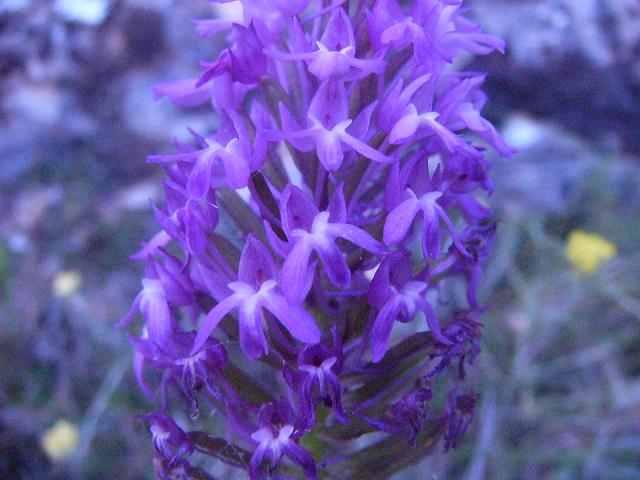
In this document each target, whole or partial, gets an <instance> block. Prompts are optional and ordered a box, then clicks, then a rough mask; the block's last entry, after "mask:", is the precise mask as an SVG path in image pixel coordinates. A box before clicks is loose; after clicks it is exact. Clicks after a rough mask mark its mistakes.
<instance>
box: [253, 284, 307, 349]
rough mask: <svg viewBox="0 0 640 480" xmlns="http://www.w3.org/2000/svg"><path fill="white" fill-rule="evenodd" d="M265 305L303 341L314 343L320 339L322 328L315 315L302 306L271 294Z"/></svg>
mask: <svg viewBox="0 0 640 480" xmlns="http://www.w3.org/2000/svg"><path fill="white" fill-rule="evenodd" d="M264 306H265V307H266V309H267V310H269V311H270V312H271V313H273V314H274V315H275V316H276V318H277V319H278V320H279V321H280V323H282V325H284V327H285V328H286V329H287V330H289V333H290V334H291V335H292V336H293V337H294V338H296V339H298V340H300V341H301V342H304V343H307V344H310V345H313V344H316V343H318V342H319V341H320V329H319V328H318V326H317V325H316V322H315V320H314V319H313V317H312V316H311V315H310V314H309V313H308V312H307V311H306V310H305V309H304V308H302V307H301V306H299V305H291V304H289V303H287V301H286V300H285V298H284V297H282V296H280V295H278V294H271V295H269V296H268V297H267V298H265V300H264Z"/></svg>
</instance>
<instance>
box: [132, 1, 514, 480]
mask: <svg viewBox="0 0 640 480" xmlns="http://www.w3.org/2000/svg"><path fill="white" fill-rule="evenodd" d="M211 1H212V2H213V3H228V2H227V0H211ZM240 4H241V6H242V20H241V21H238V22H232V21H229V20H223V19H215V18H214V19H206V18H203V19H198V20H196V21H195V22H194V25H195V28H196V31H197V32H198V33H199V34H200V35H201V36H203V37H206V38H209V37H212V36H214V35H216V36H218V34H219V33H223V34H224V35H225V41H226V42H227V45H226V48H223V49H222V50H221V51H219V52H216V53H214V55H213V57H212V58H215V60H214V61H207V62H202V66H203V68H204V71H203V73H202V75H201V76H200V77H199V78H198V79H187V80H180V81H177V82H169V83H163V84H160V85H157V86H156V87H154V89H153V94H154V96H155V97H156V98H168V99H169V100H170V101H172V102H173V103H175V104H176V105H179V106H182V107H186V108H191V107H198V108H201V107H202V106H208V105H210V106H211V107H212V108H213V110H214V112H215V118H216V120H215V121H214V122H211V125H212V126H214V125H215V126H216V127H215V128H212V129H210V130H206V131H202V132H201V133H196V132H195V131H193V130H189V131H190V133H191V135H192V140H191V142H190V143H182V142H178V141H174V148H175V152H174V153H171V154H165V155H152V156H150V157H149V158H148V161H150V162H153V163H158V164H160V165H161V167H162V168H163V169H164V171H165V173H166V176H167V179H166V180H165V181H164V183H163V186H164V193H165V199H164V202H163V203H161V204H159V205H153V206H152V207H153V210H154V215H155V218H156V220H157V223H158V224H159V226H160V229H161V230H160V231H159V232H158V233H156V234H155V235H154V236H153V237H152V238H151V240H149V241H148V242H147V243H146V244H145V245H143V246H142V248H141V249H140V250H139V251H138V252H137V253H135V254H134V255H133V257H132V258H134V259H135V260H144V261H145V264H146V273H145V277H144V279H143V286H142V290H141V291H140V293H139V294H138V295H137V296H136V298H135V300H134V302H133V306H132V308H131V311H130V312H129V313H128V314H127V315H126V316H125V318H124V319H123V320H122V321H121V325H124V324H126V323H129V322H130V321H131V320H133V319H134V318H135V316H136V314H137V313H138V312H140V313H141V314H142V315H141V316H142V317H143V320H144V322H143V324H142V328H140V329H139V332H140V333H138V334H136V336H130V339H131V343H132V344H133V347H134V349H135V354H134V368H135V375H136V377H137V379H138V381H139V383H140V385H141V386H142V389H143V390H144V391H145V392H146V393H148V394H149V396H150V397H152V396H153V394H154V393H155V391H156V390H157V391H158V392H159V393H160V395H159V397H160V400H161V402H162V409H163V410H166V411H174V405H169V404H170V403H171V402H173V401H174V399H176V398H177V399H180V400H182V401H183V403H184V405H182V406H181V407H182V408H184V407H185V405H186V408H187V410H188V411H189V412H190V413H191V419H192V421H193V422H194V423H195V424H199V428H198V429H196V430H194V431H192V432H191V433H189V434H186V433H185V432H184V431H182V430H181V429H180V428H179V427H177V425H176V424H175V422H173V421H172V420H171V419H170V418H169V417H168V416H166V415H164V414H153V416H151V417H149V420H150V421H151V422H152V430H153V432H154V443H155V445H156V454H155V466H156V471H157V474H158V476H159V477H160V478H206V477H207V474H206V473H205V472H204V471H202V470H199V469H198V468H197V467H193V466H191V465H190V464H189V463H188V462H187V461H186V460H185V458H183V457H185V456H187V455H189V454H191V452H192V451H193V452H194V453H196V452H197V455H202V456H209V457H213V458H215V459H217V460H219V461H223V462H225V463H227V464H229V465H231V466H233V467H237V468H242V469H245V470H247V471H248V472H249V474H250V477H251V478H252V480H258V479H260V478H264V477H265V476H267V475H268V476H269V477H272V478H282V479H285V478H293V477H296V478H297V477H298V476H300V474H301V473H299V472H297V471H296V470H295V469H298V468H299V469H301V471H302V472H303V473H304V476H305V477H306V478H308V479H315V478H317V471H316V468H322V470H323V472H322V474H323V475H324V476H327V477H331V478H348V477H350V476H352V475H353V472H367V471H370V470H369V466H368V465H366V464H365V462H366V461H367V459H368V458H370V456H369V455H365V454H361V453H362V452H363V450H362V449H361V447H360V445H361V444H360V443H359V441H358V439H359V438H361V437H362V435H364V434H367V433H370V432H375V431H378V432H380V433H381V434H382V436H385V435H386V436H389V435H397V434H402V435H404V436H406V437H407V438H408V440H409V442H410V443H411V444H416V445H418V446H420V445H421V444H422V443H423V442H431V441H433V442H435V440H437V437H438V436H441V435H442V434H444V435H443V436H444V440H445V446H446V448H449V447H454V446H455V445H456V444H457V443H458V442H459V439H460V437H461V436H462V435H463V434H464V432H465V430H466V429H467V427H468V425H469V422H470V421H471V418H472V414H471V412H472V410H473V404H474V403H475V401H476V398H477V397H476V396H475V394H467V395H458V394H457V393H456V392H457V388H458V385H459V383H460V382H462V381H463V379H464V374H465V364H467V363H471V362H473V361H474V359H475V358H476V356H477V355H478V353H479V351H480V348H479V339H480V334H481V324H480V321H479V320H480V316H481V313H482V311H483V307H482V306H481V305H480V303H479V301H478V298H477V290H478V286H479V283H480V281H481V279H482V273H483V267H484V262H485V261H486V259H487V258H488V257H489V255H490V253H491V250H492V245H493V237H494V233H495V223H494V222H493V220H492V212H491V210H490V209H489V208H488V207H487V206H485V203H484V202H483V201H482V198H481V197H482V196H486V195H487V194H489V193H490V192H491V190H492V184H491V179H490V176H489V173H490V167H491V165H490V162H489V160H488V159H487V157H485V150H486V149H487V148H492V149H494V150H496V151H497V152H498V153H499V154H501V155H504V156H509V155H511V154H512V153H513V152H514V149H513V148H512V147H511V146H509V145H508V144H507V143H506V142H505V141H504V140H502V138H501V137H500V135H499V134H498V132H497V130H496V128H495V127H494V126H493V125H492V124H491V123H490V122H489V121H488V120H486V119H485V118H484V117H483V116H482V109H483V107H484V105H485V103H486V100H487V99H486V96H485V95H484V93H483V92H482V90H481V88H482V85H483V82H484V75H482V74H479V73H473V72H465V71H460V70H459V69H458V68H457V66H456V67H454V66H453V65H452V64H454V62H455V63H456V65H459V64H460V62H459V61H457V58H458V55H459V54H461V53H463V52H470V53H474V54H480V55H485V54H488V53H490V52H492V51H494V50H498V51H503V50H504V44H503V42H502V41H501V40H499V39H497V38H495V37H493V36H491V35H488V34H485V33H483V32H482V30H481V28H480V27H479V26H478V25H476V24H475V23H473V22H471V21H470V20H468V19H467V18H465V17H464V14H465V11H466V10H465V8H464V7H463V0H419V1H415V2H405V1H402V2H401V1H399V0H375V1H371V2H345V1H344V0H332V1H330V2H329V1H313V2H312V1H310V0H241V1H240ZM218 37H220V38H221V36H218ZM203 128H206V127H203ZM420 243H421V244H422V248H420V245H419V244H420ZM272 254H273V255H272ZM452 289H460V291H466V299H464V298H458V296H456V295H448V294H447V292H449V291H450V290H452ZM418 315H424V317H425V320H426V327H427V331H426V332H424V331H415V330H411V333H407V332H409V329H402V330H403V331H404V335H402V336H401V335H400V329H397V330H396V332H397V333H398V334H399V335H398V337H401V338H398V341H397V343H396V342H394V345H390V343H391V342H390V338H391V333H392V330H393V327H394V325H395V322H396V321H398V322H403V323H407V322H411V321H413V320H414V319H415V318H416V317H418ZM231 317H234V318H236V319H237V328H236V325H235V324H234V322H235V320H234V319H233V318H231ZM194 329H195V330H194ZM213 337H215V338H213ZM218 339H219V340H218ZM223 345H224V346H223ZM369 347H370V350H371V356H370V357H369V356H368V355H367V349H368V348H369ZM154 371H155V374H156V375H155V377H156V378H154V377H153V374H154ZM147 376H148V377H149V378H148V379H147ZM436 377H437V381H436ZM436 386H437V387H436ZM436 388H437V389H438V391H437V392H436V391H435V389H436ZM432 389H434V391H433V392H432ZM176 393H177V395H176ZM447 394H449V395H448V396H447ZM432 395H433V397H434V398H435V399H444V398H447V400H446V402H445V406H444V412H443V413H442V414H440V415H438V413H436V412H437V411H438V409H439V408H441V407H440V406H439V405H438V402H437V401H433V402H432V401H431V397H432ZM278 399H279V400H278ZM427 404H428V405H427ZM427 406H428V408H427ZM169 407H171V408H169ZM178 408H179V407H178ZM201 408H210V409H211V417H213V420H212V421H210V422H209V421H207V422H203V421H201V420H200V419H199V417H198V415H197V414H198V412H199V411H200V409H201ZM207 417H209V416H207ZM338 422H339V424H338ZM204 430H207V431H204ZM303 435H304V436H305V443H304V444H305V445H306V441H307V440H308V441H309V445H313V453H314V455H316V456H317V457H318V459H317V461H318V463H317V465H318V467H316V459H314V457H312V455H311V453H309V452H308V451H307V450H305V449H304V448H303V447H301V446H300V442H301V440H302V437H303ZM429 435H432V436H434V437H433V438H427V437H428V436H429ZM375 438H377V437H375ZM390 440H391V439H390V438H382V439H380V442H381V444H380V445H381V448H386V447H387V446H388V444H389V442H390ZM376 441H378V440H376ZM364 443H367V444H369V441H368V440H367V442H364ZM336 446H339V448H336ZM365 448H368V449H370V450H371V451H375V449H376V448H377V446H376V445H375V444H374V445H369V446H368V447H365ZM365 453H366V452H365ZM413 455H414V454H413V453H411V452H410V451H408V450H407V453H404V452H403V451H398V455H397V459H396V458H392V459H390V460H389V465H388V466H385V468H386V471H388V472H389V473H391V472H394V471H395V470H396V469H397V468H399V467H400V466H402V465H406V464H407V463H408V462H410V461H412V460H413V458H412V456H413ZM292 463H293V464H294V465H291V464H292ZM292 469H293V470H292Z"/></svg>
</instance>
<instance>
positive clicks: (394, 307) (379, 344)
mask: <svg viewBox="0 0 640 480" xmlns="http://www.w3.org/2000/svg"><path fill="white" fill-rule="evenodd" d="M399 306H400V303H399V301H398V300H397V298H392V299H390V300H389V301H388V302H387V303H386V304H385V305H384V307H382V309H381V310H380V312H378V315H377V316H376V320H375V323H374V324H373V328H372V329H371V360H372V361H373V362H379V361H380V360H382V357H384V354H385V353H386V352H387V344H388V343H389V337H390V336H391V329H392V328H393V322H394V320H395V317H396V315H397V314H398V308H399Z"/></svg>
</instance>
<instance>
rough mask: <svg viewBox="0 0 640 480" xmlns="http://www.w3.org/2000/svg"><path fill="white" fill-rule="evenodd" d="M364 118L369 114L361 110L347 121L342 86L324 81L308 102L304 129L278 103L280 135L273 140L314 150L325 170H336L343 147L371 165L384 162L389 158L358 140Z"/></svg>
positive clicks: (365, 122)
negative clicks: (371, 163)
mask: <svg viewBox="0 0 640 480" xmlns="http://www.w3.org/2000/svg"><path fill="white" fill-rule="evenodd" d="M373 106H375V104H374V105H373ZM368 115H370V111H368V110H367V109H365V110H363V115H362V116H360V117H358V118H356V119H355V120H351V119H350V118H348V116H347V102H346V89H345V86H344V84H343V83H342V82H341V81H326V82H323V83H322V84H321V85H320V87H319V88H318V91H317V92H316V94H315V96H314V97H313V99H312V101H311V106H310V107H309V112H308V113H307V128H302V127H300V126H299V125H298V123H297V122H296V120H295V119H294V118H293V117H292V115H291V114H290V113H289V111H288V110H287V108H286V107H285V106H284V105H283V104H280V116H281V118H282V123H283V130H284V134H280V135H276V136H275V138H278V139H284V140H287V141H289V142H290V143H291V144H292V145H293V146H294V147H295V148H296V149H298V150H300V151H301V152H310V151H316V152H317V154H318V159H319V160H320V163H322V165H323V166H324V167H325V168H326V169H327V170H329V171H332V170H337V169H338V168H340V166H341V165H342V161H343V160H344V155H345V151H344V150H345V148H347V147H349V148H351V149H353V150H354V151H356V152H357V153H359V154H360V155H363V156H364V157H366V158H368V159H370V160H373V161H375V162H380V163H388V162H389V161H390V159H389V157H387V156H386V155H384V154H382V153H380V152H379V151H378V150H376V149H375V148H373V147H371V146H369V145H368V144H367V143H366V142H364V141H362V140H361V139H359V138H358V136H359V135H358V133H359V131H361V130H363V131H366V130H367V129H368V127H369V125H368V124H369V119H368V117H367V116H368Z"/></svg>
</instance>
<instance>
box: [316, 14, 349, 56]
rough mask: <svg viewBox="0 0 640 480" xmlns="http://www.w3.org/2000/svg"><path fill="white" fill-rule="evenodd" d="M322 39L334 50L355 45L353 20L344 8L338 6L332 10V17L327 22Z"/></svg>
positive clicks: (323, 42) (324, 43) (325, 44)
mask: <svg viewBox="0 0 640 480" xmlns="http://www.w3.org/2000/svg"><path fill="white" fill-rule="evenodd" d="M320 41H321V42H322V44H323V45H324V46H326V47H327V48H328V49H329V50H334V51H339V50H342V49H343V48H346V47H352V46H355V39H354V36H353V27H352V26H351V20H350V19H349V16H348V15H347V12H346V11H345V10H344V9H342V8H336V9H334V10H333V12H331V18H329V21H328V22H327V26H326V28H325V30H324V33H323V34H322V37H321V38H320Z"/></svg>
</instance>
